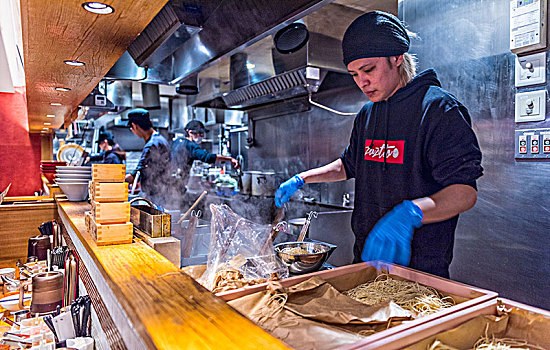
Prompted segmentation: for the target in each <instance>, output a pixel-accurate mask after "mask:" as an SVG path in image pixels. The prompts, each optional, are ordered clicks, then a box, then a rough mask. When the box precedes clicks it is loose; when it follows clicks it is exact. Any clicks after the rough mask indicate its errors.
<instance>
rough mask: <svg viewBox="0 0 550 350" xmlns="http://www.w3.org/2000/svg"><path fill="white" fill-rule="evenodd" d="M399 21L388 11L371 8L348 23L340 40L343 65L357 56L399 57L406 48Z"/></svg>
mask: <svg viewBox="0 0 550 350" xmlns="http://www.w3.org/2000/svg"><path fill="white" fill-rule="evenodd" d="M409 45H410V39H409V36H408V35H407V31H406V30H405V27H404V26H403V23H401V21H400V20H399V19H398V18H397V17H395V16H394V15H392V14H389V13H386V12H381V11H372V12H368V13H365V14H364V15H361V16H360V17H358V18H357V19H356V20H355V21H353V23H351V24H350V26H349V27H348V29H347V30H346V33H345V34H344V38H343V39H342V51H343V53H344V64H345V65H346V66H347V65H348V64H349V63H350V62H352V61H355V60H356V59H359V58H368V57H389V56H399V55H402V54H404V53H405V52H407V51H408V50H409Z"/></svg>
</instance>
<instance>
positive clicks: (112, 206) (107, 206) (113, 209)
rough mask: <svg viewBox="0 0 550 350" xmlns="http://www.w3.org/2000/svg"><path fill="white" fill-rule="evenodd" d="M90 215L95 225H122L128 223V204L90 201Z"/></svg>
mask: <svg viewBox="0 0 550 350" xmlns="http://www.w3.org/2000/svg"><path fill="white" fill-rule="evenodd" d="M92 215H93V218H94V220H95V222H96V223H97V224H124V223H127V222H129V221H130V203H128V202H106V203H101V202H96V201H92Z"/></svg>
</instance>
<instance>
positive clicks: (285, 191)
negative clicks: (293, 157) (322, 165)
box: [275, 175, 305, 208]
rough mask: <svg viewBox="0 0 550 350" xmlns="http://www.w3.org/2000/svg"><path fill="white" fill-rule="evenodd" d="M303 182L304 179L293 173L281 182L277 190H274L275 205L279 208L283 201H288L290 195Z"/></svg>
mask: <svg viewBox="0 0 550 350" xmlns="http://www.w3.org/2000/svg"><path fill="white" fill-rule="evenodd" d="M304 183H305V182H304V179H302V178H301V177H300V176H299V175H294V176H293V177H291V178H290V179H288V180H286V181H285V182H283V183H282V184H281V185H280V186H279V189H278V190H277V192H275V205H276V206H277V207H279V208H280V207H281V206H282V205H283V203H286V202H288V200H289V199H290V196H292V195H293V194H294V192H296V191H298V190H299V189H300V188H301V187H302V186H303V185H304Z"/></svg>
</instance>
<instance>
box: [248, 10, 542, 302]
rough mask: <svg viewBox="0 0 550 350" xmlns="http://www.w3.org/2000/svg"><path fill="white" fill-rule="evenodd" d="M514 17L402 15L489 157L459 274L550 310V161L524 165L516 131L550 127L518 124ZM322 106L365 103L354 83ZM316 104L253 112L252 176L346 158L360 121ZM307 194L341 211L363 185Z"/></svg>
mask: <svg viewBox="0 0 550 350" xmlns="http://www.w3.org/2000/svg"><path fill="white" fill-rule="evenodd" d="M508 12H509V1H508V0H475V1H474V0H461V1H456V0H404V1H402V2H400V8H399V16H400V18H402V19H404V20H405V22H406V23H407V25H408V27H409V29H410V30H412V31H414V32H416V33H417V34H418V35H419V36H420V39H416V40H414V41H413V45H412V49H411V51H412V52H413V53H416V54H417V56H418V58H419V66H420V67H419V68H420V70H423V69H425V68H429V67H433V68H435V69H436V71H437V72H438V75H439V78H440V80H441V82H442V84H443V87H444V88H445V89H447V90H448V91H450V92H451V93H452V94H454V95H455V96H457V97H458V98H459V100H461V101H462V102H463V103H464V104H465V105H466V106H467V107H468V108H469V110H470V113H471V116H472V120H473V127H474V129H475V131H476V133H477V135H478V138H479V141H480V145H481V148H482V151H483V162H482V164H483V167H484V168H485V175H484V176H483V177H482V178H481V179H480V180H479V182H478V189H479V194H478V197H479V199H478V203H477V204H476V206H475V207H474V208H473V209H472V210H470V211H468V212H467V213H465V214H463V215H461V217H460V220H459V226H458V229H457V232H456V244H455V257H454V260H453V263H452V265H451V277H452V278H453V279H455V280H459V281H463V282H465V283H469V284H473V285H476V286H479V287H482V288H487V289H491V290H495V291H497V292H499V293H500V295H502V296H504V297H508V298H511V299H514V300H518V301H521V302H524V303H529V304H531V305H535V306H539V307H544V308H546V309H550V298H548V297H549V296H550V282H549V281H550V220H549V212H550V191H549V190H548V187H549V186H550V180H549V179H550V163H533V162H516V161H515V160H514V129H515V128H533V127H548V126H549V124H550V123H549V122H541V123H526V124H523V125H519V126H516V124H515V122H514V94H515V92H516V89H515V88H514V76H513V72H514V57H515V55H513V54H512V53H511V52H510V51H509V49H508V35H509V20H508ZM548 56H550V55H548ZM547 65H548V63H547ZM549 78H550V77H547V81H550V79H549ZM544 87H546V86H544ZM538 88H541V86H539V87H538ZM529 89H532V87H528V88H523V89H522V90H529ZM314 99H316V100H319V101H320V102H322V103H324V104H327V105H329V106H332V107H334V108H337V109H340V110H344V111H357V110H359V108H360V107H361V106H362V104H363V103H364V101H365V98H364V96H363V95H362V94H361V93H360V91H359V90H358V89H357V88H356V87H354V86H353V85H350V89H348V90H340V91H329V92H325V93H322V94H318V95H316V96H315V97H314ZM300 102H301V103H300ZM307 105H308V104H307V101H304V100H301V101H300V100H293V101H290V102H286V103H282V104H278V105H274V106H271V107H269V108H267V109H259V110H255V111H252V112H250V113H249V118H251V119H253V118H256V119H258V120H257V121H256V122H255V129H256V130H255V145H254V146H253V147H251V148H250V149H249V150H248V154H249V169H251V170H256V169H260V170H264V169H274V170H276V171H277V172H279V173H280V174H281V177H282V178H283V177H284V178H286V177H288V176H292V175H293V174H295V173H296V172H299V171H302V170H305V169H309V168H311V167H315V166H319V165H323V164H326V163H328V162H330V161H332V160H334V159H336V158H337V157H338V156H339V155H340V154H341V152H342V151H343V150H344V148H345V146H346V145H347V143H348V139H349V135H350V131H351V127H352V123H353V117H342V116H338V115H335V114H332V113H329V112H326V111H324V110H321V109H319V108H316V107H308V106H307ZM549 107H550V106H548V103H547V111H550V109H549ZM262 118H264V119H262ZM306 187H307V188H308V189H307V190H306V192H305V193H304V194H303V195H305V196H314V197H316V198H317V199H319V200H321V201H322V202H325V203H334V204H339V203H341V201H342V194H343V193H344V192H346V191H353V182H351V181H347V182H342V183H337V184H329V185H326V184H325V185H315V186H313V185H308V186H306ZM352 203H353V196H352Z"/></svg>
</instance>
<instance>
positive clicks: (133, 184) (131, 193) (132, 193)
mask: <svg viewBox="0 0 550 350" xmlns="http://www.w3.org/2000/svg"><path fill="white" fill-rule="evenodd" d="M139 175H140V172H139V171H138V172H137V173H136V177H135V178H134V183H132V191H131V192H130V195H132V196H133V195H134V192H135V191H136V186H137V183H138V179H139Z"/></svg>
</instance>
